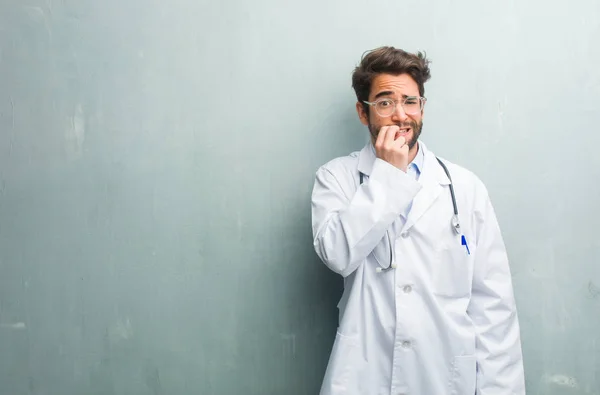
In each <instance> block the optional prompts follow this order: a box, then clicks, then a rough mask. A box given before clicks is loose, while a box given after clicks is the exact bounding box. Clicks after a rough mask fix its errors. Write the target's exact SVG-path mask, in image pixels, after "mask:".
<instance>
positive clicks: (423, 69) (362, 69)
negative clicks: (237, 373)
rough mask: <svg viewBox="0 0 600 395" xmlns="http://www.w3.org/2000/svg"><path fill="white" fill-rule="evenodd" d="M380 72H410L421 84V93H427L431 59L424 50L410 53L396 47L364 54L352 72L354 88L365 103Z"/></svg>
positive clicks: (366, 107) (393, 73) (381, 48)
mask: <svg viewBox="0 0 600 395" xmlns="http://www.w3.org/2000/svg"><path fill="white" fill-rule="evenodd" d="M378 74H392V75H400V74H408V75H410V76H411V78H412V79H413V80H415V82H416V83H417V85H418V86H419V94H420V95H421V96H424V95H425V82H427V80H429V78H430V77H431V74H430V72H429V60H428V59H427V57H426V56H425V53H424V52H417V53H415V54H412V53H408V52H406V51H404V50H402V49H397V48H394V47H379V48H376V49H374V50H372V51H368V52H366V53H365V54H363V57H362V59H361V62H360V64H359V65H358V66H357V67H356V68H355V69H354V72H353V73H352V88H354V92H355V93H356V98H357V99H358V101H359V102H361V103H362V104H363V106H364V107H365V110H366V111H367V114H368V107H369V106H367V105H366V104H364V103H363V101H364V100H369V94H370V93H371V83H372V82H373V79H374V78H375V77H376V76H377V75H378Z"/></svg>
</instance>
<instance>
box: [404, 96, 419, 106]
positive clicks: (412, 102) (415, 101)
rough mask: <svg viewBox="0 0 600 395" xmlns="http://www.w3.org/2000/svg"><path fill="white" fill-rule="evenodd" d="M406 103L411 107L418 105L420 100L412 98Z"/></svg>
mask: <svg viewBox="0 0 600 395" xmlns="http://www.w3.org/2000/svg"><path fill="white" fill-rule="evenodd" d="M404 103H405V104H409V105H410V104H412V105H414V104H417V103H418V100H417V99H412V98H411V99H406V101H405V102H404Z"/></svg>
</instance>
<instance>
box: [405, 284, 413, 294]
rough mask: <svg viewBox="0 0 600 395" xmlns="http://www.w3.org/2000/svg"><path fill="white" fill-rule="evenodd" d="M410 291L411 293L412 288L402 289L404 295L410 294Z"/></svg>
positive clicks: (408, 286) (407, 286)
mask: <svg viewBox="0 0 600 395" xmlns="http://www.w3.org/2000/svg"><path fill="white" fill-rule="evenodd" d="M411 291H412V287H411V286H410V285H406V286H405V287H404V293H405V294H408V293H410V292H411Z"/></svg>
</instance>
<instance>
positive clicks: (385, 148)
mask: <svg viewBox="0 0 600 395" xmlns="http://www.w3.org/2000/svg"><path fill="white" fill-rule="evenodd" d="M399 134H400V128H399V127H398V126H397V125H391V126H384V127H382V128H381V129H379V134H378V135H377V141H375V153H376V155H377V157H378V158H379V159H382V160H384V161H386V162H388V163H390V164H391V165H393V166H396V167H397V168H398V169H400V170H402V171H404V172H406V169H407V168H408V144H406V139H405V138H404V137H403V136H400V135H399Z"/></svg>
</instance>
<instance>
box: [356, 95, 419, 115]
mask: <svg viewBox="0 0 600 395" xmlns="http://www.w3.org/2000/svg"><path fill="white" fill-rule="evenodd" d="M383 100H389V101H391V102H392V103H394V108H393V109H392V112H391V113H390V114H389V115H382V114H381V113H380V112H379V111H378V110H377V104H379V103H380V102H382V101H383ZM407 100H419V107H420V109H419V111H416V112H408V111H406V108H404V104H405V103H406V101H407ZM426 102H427V98H426V97H423V96H407V97H405V98H404V99H402V101H401V102H400V101H398V100H394V99H390V98H387V97H382V98H381V99H377V100H375V101H373V102H370V101H366V100H363V103H365V104H367V105H369V106H372V107H373V108H374V109H375V112H376V113H377V114H378V115H379V116H380V117H383V118H385V117H390V116H392V115H393V114H394V113H395V112H396V109H397V108H398V103H400V107H402V111H404V113H405V114H407V115H415V114H419V113H420V112H422V111H423V108H425V103H426Z"/></svg>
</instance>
